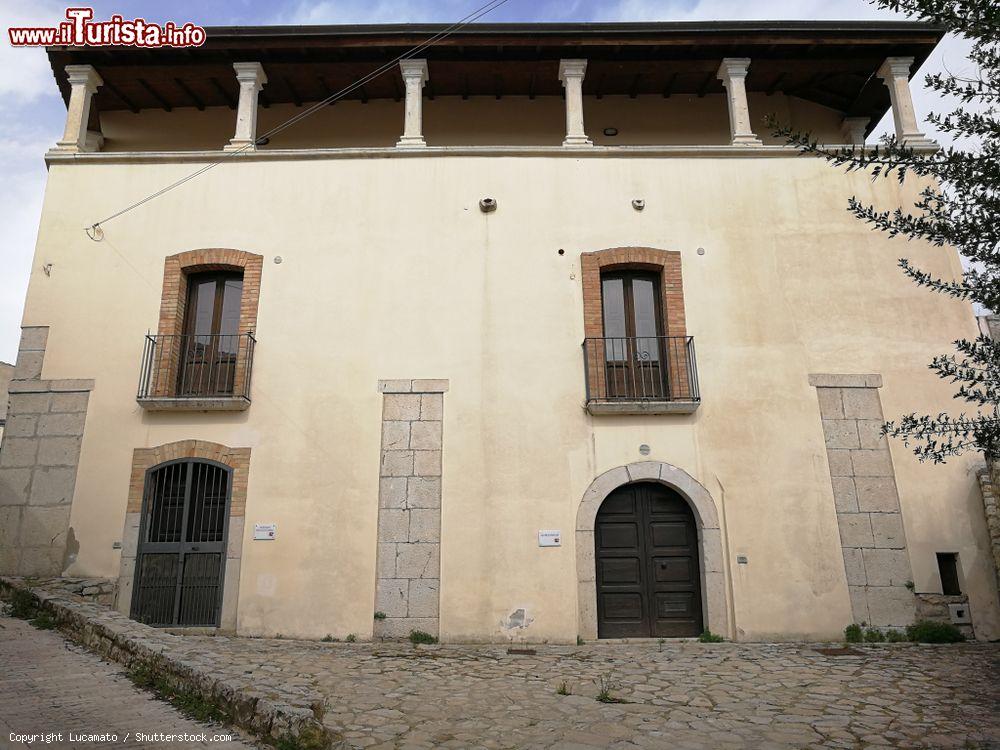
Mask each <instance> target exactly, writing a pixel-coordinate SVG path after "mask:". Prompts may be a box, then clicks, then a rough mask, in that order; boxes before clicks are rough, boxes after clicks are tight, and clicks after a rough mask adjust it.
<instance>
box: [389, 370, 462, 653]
mask: <svg viewBox="0 0 1000 750" xmlns="http://www.w3.org/2000/svg"><path fill="white" fill-rule="evenodd" d="M447 390H448V381H447V380H381V381H379V391H381V392H382V393H383V394H384V398H383V402H382V452H381V460H380V464H379V492H378V495H379V497H378V554H377V563H376V585H375V611H376V612H382V613H384V614H385V619H381V620H376V621H375V637H376V638H405V637H406V636H407V635H409V633H410V631H411V630H422V631H424V632H426V633H430V634H432V635H434V636H437V635H438V634H439V630H440V628H439V612H440V594H439V592H440V587H441V586H440V584H441V450H442V446H443V442H442V426H443V416H444V394H445V392H446V391H447Z"/></svg>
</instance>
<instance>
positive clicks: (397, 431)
mask: <svg viewBox="0 0 1000 750" xmlns="http://www.w3.org/2000/svg"><path fill="white" fill-rule="evenodd" d="M410 424H411V423H410V422H396V421H393V422H383V423H382V450H384V451H392V450H406V449H407V448H409V447H410Z"/></svg>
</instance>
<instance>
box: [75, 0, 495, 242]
mask: <svg viewBox="0 0 1000 750" xmlns="http://www.w3.org/2000/svg"><path fill="white" fill-rule="evenodd" d="M507 2H509V0H490V2H488V3H486V4H485V5H481V6H480V7H479V8H477V9H476V10H474V11H472V12H471V13H469V14H468V15H466V16H464V17H463V18H461V19H459V20H458V21H455V22H454V23H453V24H451V25H450V26H447V27H445V28H444V29H443V30H442V31H439V32H437V33H436V34H434V35H433V36H431V37H430V38H429V39H427V40H426V41H424V42H421V43H420V44H418V45H417V46H416V47H413V48H412V49H409V50H407V51H406V52H404V53H403V54H401V55H399V56H397V57H395V58H393V59H392V60H390V61H389V62H387V63H385V64H383V65H381V66H379V67H378V68H376V69H375V70H373V71H371V72H370V73H368V74H367V75H365V76H363V77H362V78H359V79H358V80H356V81H355V82H354V83H352V84H350V85H349V86H346V87H344V88H342V89H341V90H340V91H337V92H335V93H333V94H331V95H330V96H328V97H326V98H325V99H323V100H322V101H319V102H317V103H316V104H313V105H312V106H311V107H309V108H308V109H306V110H304V111H302V112H299V113H298V114H297V115H295V116H294V117H290V118H289V119H287V120H285V121H284V122H282V123H279V124H278V125H276V126H274V127H273V128H271V129H270V130H268V131H267V132H266V133H264V134H263V135H260V136H258V137H257V138H255V139H254V142H253V143H248V144H246V145H244V146H241V147H240V148H238V149H235V150H233V151H226V152H224V153H223V154H222V156H220V157H219V159H217V160H216V161H214V162H212V163H211V164H206V165H205V166H203V167H201V168H199V169H197V170H195V171H194V172H192V173H191V174H189V175H187V176H186V177H182V178H181V179H179V180H177V181H176V182H173V183H171V184H169V185H167V186H166V187H164V188H162V189H161V190H157V191H156V192H155V193H151V194H150V195H147V196H146V197H145V198H143V199H141V200H138V201H136V202H135V203H132V204H131V205H129V206H126V207H125V208H123V209H121V210H120V211H117V212H115V213H113V214H111V215H110V216H107V217H105V218H103V219H101V220H100V221H95V222H94V223H93V224H91V225H90V226H88V227H86V228H85V229H84V231H85V232H86V233H87V236H88V237H90V239H92V240H94V241H95V242H100V241H101V240H102V239H103V238H104V231H103V229H102V228H101V227H102V225H103V224H106V223H108V222H109V221H113V220H114V219H117V218H118V217H119V216H123V215H124V214H127V213H128V212H129V211H132V210H134V209H136V208H139V206H142V205H144V204H146V203H148V202H149V201H151V200H154V199H155V198H159V197H160V196H161V195H163V194H164V193H168V192H170V191H171V190H173V189H174V188H178V187H180V186H181V185H183V184H185V183H186V182H190V181H191V180H193V179H194V178H196V177H199V176H201V175H203V174H204V173H205V172H207V171H209V170H210V169H214V168H215V167H217V166H219V165H220V164H223V163H225V161H226V160H227V159H229V158H231V157H233V156H237V155H239V154H242V153H244V152H245V151H246V150H247V149H249V148H250V147H251V146H256V145H257V144H258V143H260V142H262V141H265V140H266V139H268V138H270V137H271V136H272V135H277V134H278V133H280V132H282V131H283V130H286V129H287V128H290V127H291V126H292V125H295V124H296V123H299V122H301V121H302V120H304V119H305V118H307V117H309V116H311V115H313V114H315V113H316V112H318V111H319V110H321V109H323V108H324V107H326V106H328V105H330V104H332V103H333V102H335V101H337V100H338V99H342V98H343V97H344V96H346V95H347V94H350V93H351V92H352V91H355V90H357V89H359V88H361V87H362V86H364V85H365V84H366V83H368V82H370V81H373V80H374V79H376V78H378V77H379V76H382V75H384V74H385V73H387V72H388V71H390V70H392V69H393V68H394V67H395V66H396V65H397V64H398V63H399V62H401V61H402V60H408V59H410V58H412V57H414V56H415V55H418V54H419V53H421V52H422V51H424V50H425V49H427V48H429V47H431V46H433V45H434V44H437V43H438V42H440V41H441V40H443V39H446V38H447V37H449V36H451V35H452V34H454V33H455V32H456V31H458V30H459V29H461V28H463V27H465V26H468V25H469V24H470V23H473V22H474V21H477V20H479V19H480V18H482V17H483V16H485V15H487V14H489V13H492V12H493V11H494V10H496V9H497V8H499V7H500V6H501V5H504V4H506V3H507Z"/></svg>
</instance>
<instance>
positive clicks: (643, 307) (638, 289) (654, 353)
mask: <svg viewBox="0 0 1000 750" xmlns="http://www.w3.org/2000/svg"><path fill="white" fill-rule="evenodd" d="M632 306H633V307H634V308H635V309H634V313H635V335H636V338H637V341H636V355H637V357H638V358H639V359H658V352H659V342H658V341H657V340H656V338H655V336H656V334H657V333H658V328H659V326H658V325H657V320H656V285H655V284H654V282H653V280H652V279H632Z"/></svg>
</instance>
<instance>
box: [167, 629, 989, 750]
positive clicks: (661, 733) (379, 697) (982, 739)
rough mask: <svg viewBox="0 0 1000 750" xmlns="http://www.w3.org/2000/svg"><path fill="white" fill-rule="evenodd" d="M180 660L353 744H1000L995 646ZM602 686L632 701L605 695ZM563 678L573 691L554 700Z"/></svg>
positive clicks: (345, 648)
mask: <svg viewBox="0 0 1000 750" xmlns="http://www.w3.org/2000/svg"><path fill="white" fill-rule="evenodd" d="M180 648H181V649H182V650H185V651H187V652H188V655H187V656H186V657H184V658H185V660H188V659H189V660H190V661H192V662H198V661H204V660H209V661H211V662H214V663H215V664H217V665H226V666H224V667H223V670H224V672H225V673H226V674H227V675H229V676H230V677H231V678H232V679H233V680H237V681H238V680H243V681H244V682H245V684H247V685H250V686H252V689H254V690H256V691H260V692H263V693H264V694H266V693H267V685H268V684H269V683H270V684H280V685H281V687H282V689H283V690H290V691H293V692H294V691H299V692H301V693H302V694H305V695H308V694H316V693H318V694H320V695H321V696H322V700H323V702H324V703H325V705H326V713H325V716H324V719H323V721H324V724H326V726H328V727H329V728H330V729H331V730H332V731H333V732H335V733H337V734H338V735H340V736H342V737H343V738H344V739H345V742H344V743H343V746H344V747H352V748H354V747H357V748H395V747H400V748H438V747H441V748H465V747H477V748H478V747H483V748H553V749H554V750H555V749H558V750H570V749H571V748H579V749H581V750H583V749H586V748H589V749H590V750H593V748H614V750H626V748H678V749H684V748H693V749H698V750H703V749H708V748H711V749H712V750H716V749H720V750H724V749H726V748H757V749H760V750H765V749H766V748H813V747H842V748H866V749H867V750H876V749H877V748H890V747H891V748H895V747H926V748H951V747H958V748H969V747H971V748H975V747H979V748H1000V718H998V711H1000V646H997V645H995V644H994V645H985V644H969V645H964V644H963V645H958V646H917V645H910V644H903V645H894V646H889V645H884V646H865V647H860V648H859V650H860V651H861V655H859V656H824V655H821V654H820V653H818V652H817V651H815V650H814V649H813V648H810V647H807V646H804V645H775V644H731V643H723V644H700V643H693V642H667V643H664V644H662V645H660V644H658V643H656V642H651V643H648V644H627V645H621V644H614V645H611V644H601V645H586V646H579V647H573V646H538V647H536V649H537V654H536V655H534V656H532V655H513V654H508V653H507V649H506V647H502V646H440V647H420V648H419V649H414V648H412V647H410V646H409V645H408V644H406V645H399V644H392V645H389V644H382V645H377V644H347V643H330V644H327V643H317V642H308V641H290V640H263V639H239V638H211V637H187V638H183V639H182V645H181V646H180ZM602 677H604V678H605V679H609V680H611V683H612V690H611V695H612V696H613V697H614V698H617V699H621V700H622V701H625V702H622V703H601V702H598V701H597V700H595V698H596V696H597V693H598V690H599V687H598V684H597V681H599V680H600V679H601V678H602ZM563 683H565V686H566V690H568V691H569V693H570V695H560V694H558V690H559V688H560V687H561V686H562V684H563Z"/></svg>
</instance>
